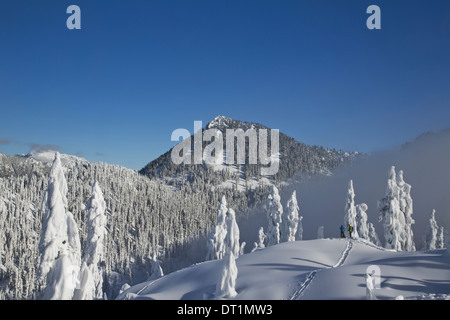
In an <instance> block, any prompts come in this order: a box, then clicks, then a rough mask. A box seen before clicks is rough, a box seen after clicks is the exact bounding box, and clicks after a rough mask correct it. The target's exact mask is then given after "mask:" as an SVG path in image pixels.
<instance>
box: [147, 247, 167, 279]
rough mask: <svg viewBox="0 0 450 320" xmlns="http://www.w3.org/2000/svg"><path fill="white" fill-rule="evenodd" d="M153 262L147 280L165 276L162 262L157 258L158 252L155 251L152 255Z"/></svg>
mask: <svg viewBox="0 0 450 320" xmlns="http://www.w3.org/2000/svg"><path fill="white" fill-rule="evenodd" d="M151 262H152V270H151V274H150V277H149V278H148V279H147V280H156V279H159V278H161V277H162V276H164V272H163V269H162V267H161V262H160V261H159V259H158V258H157V256H156V252H153V256H152V261H151Z"/></svg>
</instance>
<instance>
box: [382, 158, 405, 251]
mask: <svg viewBox="0 0 450 320" xmlns="http://www.w3.org/2000/svg"><path fill="white" fill-rule="evenodd" d="M398 199H399V188H398V185H397V180H396V174H395V167H394V166H392V167H391V169H390V171H389V178H388V184H387V187H386V195H385V197H384V198H383V199H381V200H380V201H378V209H379V210H380V213H381V215H380V218H379V221H380V222H381V221H383V228H384V239H385V245H384V246H385V248H386V249H394V250H397V251H401V250H402V249H403V245H402V244H403V243H404V241H403V240H404V239H402V235H403V234H404V233H403V230H404V229H405V228H404V216H403V214H402V212H401V211H400V204H399V200H398Z"/></svg>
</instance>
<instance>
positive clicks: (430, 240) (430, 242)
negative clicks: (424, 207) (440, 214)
mask: <svg viewBox="0 0 450 320" xmlns="http://www.w3.org/2000/svg"><path fill="white" fill-rule="evenodd" d="M435 214H436V210H434V209H433V211H431V216H430V219H429V220H428V228H427V234H426V235H425V237H424V243H423V250H435V249H436V242H437V239H438V238H437V235H438V231H439V227H438V224H437V222H436V216H435Z"/></svg>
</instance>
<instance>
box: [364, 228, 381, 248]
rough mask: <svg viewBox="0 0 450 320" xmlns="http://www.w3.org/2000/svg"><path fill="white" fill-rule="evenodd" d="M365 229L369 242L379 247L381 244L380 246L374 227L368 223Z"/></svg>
mask: <svg viewBox="0 0 450 320" xmlns="http://www.w3.org/2000/svg"><path fill="white" fill-rule="evenodd" d="M367 228H368V229H369V241H370V242H372V243H373V244H375V245H377V246H380V247H381V245H382V244H381V241H380V238H379V237H378V234H377V231H376V230H375V226H374V225H373V223H372V222H369V223H368V225H367Z"/></svg>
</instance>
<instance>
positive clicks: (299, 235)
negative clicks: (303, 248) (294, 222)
mask: <svg viewBox="0 0 450 320" xmlns="http://www.w3.org/2000/svg"><path fill="white" fill-rule="evenodd" d="M297 230H298V231H297V239H298V240H303V216H299V217H298V226H297Z"/></svg>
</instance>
